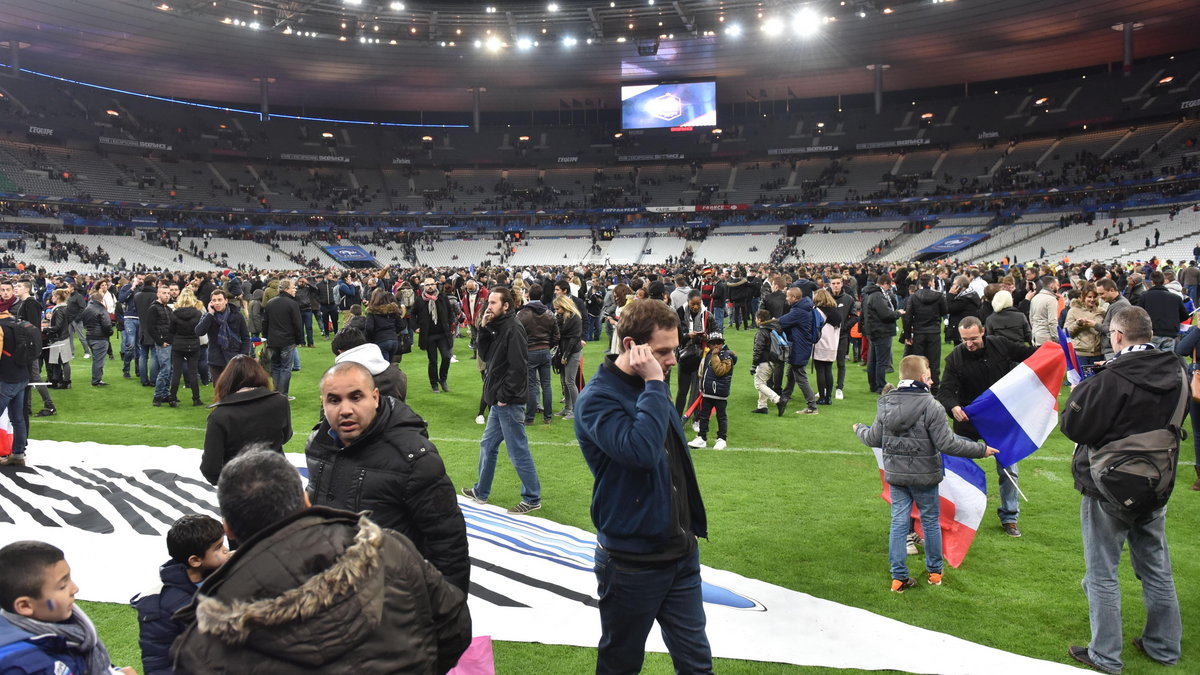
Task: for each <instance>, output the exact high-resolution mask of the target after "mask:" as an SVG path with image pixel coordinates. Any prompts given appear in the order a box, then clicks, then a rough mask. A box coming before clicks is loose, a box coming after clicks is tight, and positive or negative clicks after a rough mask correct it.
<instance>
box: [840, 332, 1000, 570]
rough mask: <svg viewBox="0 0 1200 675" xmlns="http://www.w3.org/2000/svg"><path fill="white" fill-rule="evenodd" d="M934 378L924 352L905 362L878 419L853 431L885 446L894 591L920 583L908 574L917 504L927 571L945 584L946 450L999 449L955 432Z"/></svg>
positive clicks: (963, 453)
mask: <svg viewBox="0 0 1200 675" xmlns="http://www.w3.org/2000/svg"><path fill="white" fill-rule="evenodd" d="M932 384H933V378H932V376H931V374H930V372H929V361H928V359H926V358H925V357H924V356H916V355H910V356H906V357H904V358H903V359H901V361H900V383H899V385H898V386H897V387H896V389H895V390H893V391H891V392H888V393H887V394H884V395H883V396H881V397H880V398H879V403H878V411H877V412H876V414H875V423H874V424H873V425H871V426H865V425H862V424H855V425H854V433H855V435H857V436H858V439H859V440H860V441H862V442H863V444H865V445H866V446H868V447H881V448H883V471H884V480H885V481H887V483H888V486H889V489H890V493H891V501H892V525H891V530H890V534H889V537H888V560H889V562H890V564H891V573H892V591H894V592H896V593H903V592H904V591H905V590H907V589H909V588H912V587H913V586H914V585H915V584H916V581H914V580H913V579H912V578H911V577H910V576H909V575H908V565H907V564H906V561H905V556H906V554H907V550H906V549H907V545H906V538H907V536H908V528H909V521H910V519H911V517H912V515H911V514H912V508H913V504H916V506H917V509H918V511H919V512H920V515H921V527H922V529H923V530H924V533H925V569H926V570H927V571H928V572H929V583H930V584H932V585H934V586H940V585H941V584H942V532H941V525H940V524H939V516H940V513H939V504H938V483H940V482H942V457H941V453H942V452H945V453H948V454H951V455H958V456H960V457H975V458H977V457H987V456H990V455H994V454H996V452H997V451H996V449H995V448H991V447H988V446H987V445H986V444H985V443H983V442H982V441H972V440H970V439H967V438H963V437H962V436H957V435H955V434H954V433H952V432H951V431H950V425H949V424H948V423H947V422H946V414H945V412H944V411H943V410H942V408H941V406H940V405H938V402H937V401H936V400H934V398H933V396H932V395H931V394H930V393H929V388H930V386H931V385H932Z"/></svg>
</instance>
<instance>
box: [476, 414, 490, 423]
mask: <svg viewBox="0 0 1200 675" xmlns="http://www.w3.org/2000/svg"><path fill="white" fill-rule="evenodd" d="M475 424H487V420H485V419H483V415H476V416H475Z"/></svg>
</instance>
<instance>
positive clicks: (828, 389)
mask: <svg viewBox="0 0 1200 675" xmlns="http://www.w3.org/2000/svg"><path fill="white" fill-rule="evenodd" d="M813 367H814V368H816V370H817V398H819V399H832V398H833V361H817V360H816V359H813Z"/></svg>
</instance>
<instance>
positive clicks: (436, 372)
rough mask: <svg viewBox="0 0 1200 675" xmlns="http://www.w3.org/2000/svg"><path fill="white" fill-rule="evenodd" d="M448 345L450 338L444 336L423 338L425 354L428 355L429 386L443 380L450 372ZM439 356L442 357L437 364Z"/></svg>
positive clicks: (434, 385)
mask: <svg viewBox="0 0 1200 675" xmlns="http://www.w3.org/2000/svg"><path fill="white" fill-rule="evenodd" d="M450 345H451V341H450V338H449V337H445V336H439V337H435V338H427V339H426V340H425V355H426V356H427V357H429V384H430V386H433V387H436V386H437V385H438V383H439V382H445V381H446V377H447V376H448V375H449V374H450V351H451V348H450ZM439 356H440V357H441V359H442V361H441V365H439V364H438V357H439Z"/></svg>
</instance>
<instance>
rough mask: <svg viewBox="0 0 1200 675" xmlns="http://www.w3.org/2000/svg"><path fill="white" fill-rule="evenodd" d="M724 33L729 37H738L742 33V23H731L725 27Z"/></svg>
mask: <svg viewBox="0 0 1200 675" xmlns="http://www.w3.org/2000/svg"><path fill="white" fill-rule="evenodd" d="M725 34H726V35H728V36H730V37H738V36H740V35H741V34H742V24H740V23H731V24H729V26H728V27H726V28H725Z"/></svg>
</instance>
